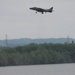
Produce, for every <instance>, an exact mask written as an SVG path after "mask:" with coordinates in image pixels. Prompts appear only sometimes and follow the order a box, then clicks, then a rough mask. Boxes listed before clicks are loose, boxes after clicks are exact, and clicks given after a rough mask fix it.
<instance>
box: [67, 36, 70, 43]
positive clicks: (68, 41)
mask: <svg viewBox="0 0 75 75" xmlns="http://www.w3.org/2000/svg"><path fill="white" fill-rule="evenodd" d="M67 43H68V44H69V43H70V41H69V36H67Z"/></svg>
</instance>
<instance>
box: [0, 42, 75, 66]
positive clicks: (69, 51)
mask: <svg viewBox="0 0 75 75" xmlns="http://www.w3.org/2000/svg"><path fill="white" fill-rule="evenodd" d="M57 63H75V44H46V43H45V44H34V43H33V44H29V45H25V46H18V47H15V48H10V47H2V48H0V66H10V65H32V64H57Z"/></svg>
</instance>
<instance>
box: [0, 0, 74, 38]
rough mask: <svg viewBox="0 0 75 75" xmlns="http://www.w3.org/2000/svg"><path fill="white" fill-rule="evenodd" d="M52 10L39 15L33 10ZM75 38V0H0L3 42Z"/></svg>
mask: <svg viewBox="0 0 75 75" xmlns="http://www.w3.org/2000/svg"><path fill="white" fill-rule="evenodd" d="M34 6H36V7H42V8H50V7H52V6H53V7H54V12H53V13H46V14H41V13H37V14H36V13H35V11H32V10H30V9H29V8H30V7H34ZM6 34H7V35H8V38H9V39H15V38H62V37H67V36H68V35H69V36H70V37H71V38H75V0H0V39H5V35H6Z"/></svg>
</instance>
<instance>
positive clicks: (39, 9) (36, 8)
mask: <svg viewBox="0 0 75 75" xmlns="http://www.w3.org/2000/svg"><path fill="white" fill-rule="evenodd" d="M30 9H31V10H35V11H36V13H37V12H41V13H42V14H43V13H44V12H45V13H46V12H50V13H52V12H53V7H51V8H50V9H42V8H38V7H32V8H30Z"/></svg>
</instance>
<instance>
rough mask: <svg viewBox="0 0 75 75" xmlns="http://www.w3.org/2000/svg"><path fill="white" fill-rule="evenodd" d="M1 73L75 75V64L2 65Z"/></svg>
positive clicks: (14, 74)
mask: <svg viewBox="0 0 75 75" xmlns="http://www.w3.org/2000/svg"><path fill="white" fill-rule="evenodd" d="M0 75H75V64H50V65H29V66H25V65H24V66H9V67H0Z"/></svg>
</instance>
